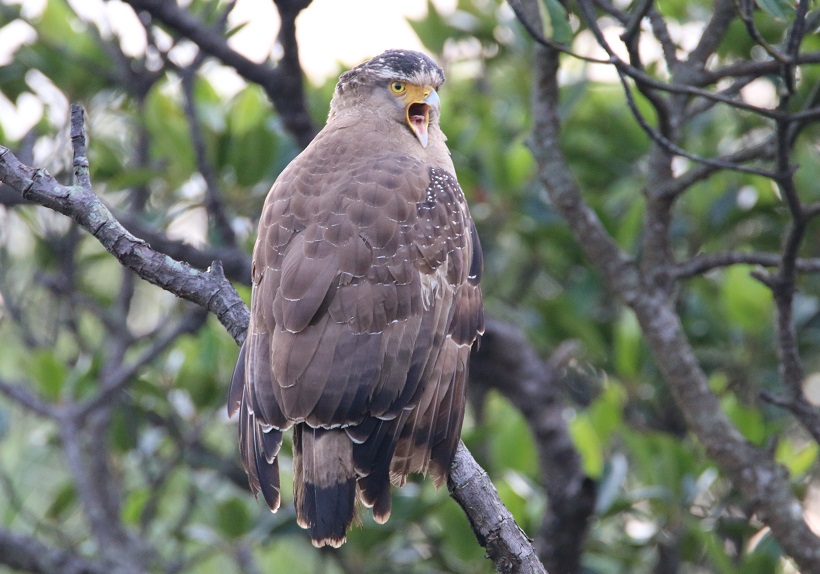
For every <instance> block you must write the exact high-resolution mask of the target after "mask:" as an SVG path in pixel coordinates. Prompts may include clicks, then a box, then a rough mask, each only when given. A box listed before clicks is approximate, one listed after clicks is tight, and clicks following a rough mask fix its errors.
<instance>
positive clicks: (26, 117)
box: [0, 0, 456, 140]
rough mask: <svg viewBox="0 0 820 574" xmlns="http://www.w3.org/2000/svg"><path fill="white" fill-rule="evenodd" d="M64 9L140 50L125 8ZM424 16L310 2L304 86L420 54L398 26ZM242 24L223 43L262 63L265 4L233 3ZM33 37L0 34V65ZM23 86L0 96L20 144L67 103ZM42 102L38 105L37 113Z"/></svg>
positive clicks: (303, 36)
mask: <svg viewBox="0 0 820 574" xmlns="http://www.w3.org/2000/svg"><path fill="white" fill-rule="evenodd" d="M2 2H6V3H9V4H15V3H16V4H23V5H24V10H25V11H26V13H27V15H29V16H33V15H36V14H38V13H40V12H41V11H42V9H43V6H44V4H45V0H0V3H2ZM180 3H183V4H184V2H180ZM69 4H71V5H72V7H73V8H74V9H75V10H76V11H77V12H78V13H79V14H80V15H81V16H82V17H83V18H84V19H87V20H91V21H94V22H95V23H97V25H98V26H99V27H100V29H101V31H102V33H103V35H104V36H108V35H110V34H111V33H116V34H117V35H118V36H119V37H120V39H121V46H122V48H123V51H125V52H126V53H127V54H136V53H140V52H141V51H142V50H143V49H144V47H145V36H144V34H143V33H142V29H141V26H140V25H139V22H138V21H137V20H136V16H135V15H134V13H133V11H132V10H131V9H130V7H129V6H127V5H125V4H124V3H122V2H120V1H119V0H109V1H108V2H103V0H69ZM435 4H436V5H437V6H439V7H440V9H441V10H442V11H444V12H445V13H446V12H451V11H453V10H455V5H456V0H436V1H435ZM426 12H427V2H426V0H402V1H401V2H392V1H389V0H344V1H341V0H314V1H313V3H312V4H311V5H310V6H309V7H308V8H307V9H306V10H304V11H303V12H302V13H301V14H300V16H299V18H298V20H297V21H296V26H297V27H296V33H297V38H298V40H299V47H300V58H301V62H302V66H303V67H304V69H305V72H306V74H307V76H308V79H309V80H311V81H313V82H315V83H320V82H322V81H323V80H325V79H326V78H327V77H328V76H331V75H334V76H335V74H336V73H338V71H339V62H341V64H342V67H343V68H349V67H351V66H353V65H356V64H358V63H360V62H362V61H364V60H366V59H367V58H370V57H372V56H374V55H376V54H379V53H381V52H382V51H384V50H386V49H388V48H413V49H422V46H421V43H420V42H419V40H418V38H417V37H416V35H415V33H414V32H413V29H412V28H411V27H410V25H409V24H407V21H406V20H405V18H407V17H411V18H420V17H422V16H424V15H425V14H426ZM244 22H246V23H247V24H246V25H245V27H244V29H242V30H240V31H239V32H238V33H237V34H235V35H234V36H233V37H231V39H230V40H229V42H230V44H231V46H232V47H233V48H234V49H236V50H237V51H238V52H240V53H242V54H244V55H245V56H247V57H248V58H250V59H252V60H255V61H257V62H261V61H264V60H266V59H267V58H268V57H269V56H270V55H271V52H272V51H273V50H274V47H275V40H276V34H277V32H278V30H279V16H278V14H277V12H276V9H275V7H274V5H273V2H272V0H238V2H237V5H236V7H235V8H234V11H233V12H232V14H231V19H230V24H231V25H233V26H236V25H239V24H241V23H244ZM35 37H36V34H35V33H34V31H33V30H32V29H31V28H30V27H29V26H28V25H26V24H22V23H21V22H19V21H18V22H16V23H14V24H13V25H8V26H5V27H4V28H2V29H0V65H3V64H6V63H8V62H9V61H11V59H12V58H13V53H14V51H15V50H16V49H17V47H19V45H20V44H22V43H24V42H32V41H34V40H35ZM221 80H222V78H220V82H221ZM237 83H238V82H237V80H236V77H235V76H226V77H225V81H224V86H223V87H224V88H225V89H226V90H227V91H233V90H235V89H239V85H236V84H237ZM29 84H30V85H32V88H33V89H34V90H35V92H36V93H37V97H33V96H28V97H22V98H20V100H18V101H17V102H10V101H9V100H8V99H6V98H5V97H4V96H3V95H2V94H0V122H2V126H3V129H4V131H5V132H6V136H7V137H8V138H9V139H12V140H14V139H18V138H19V137H21V136H22V135H23V134H25V133H26V132H27V131H28V130H29V129H30V128H31V126H33V125H34V124H35V123H36V122H38V121H39V120H40V118H41V117H42V116H43V114H47V113H51V114H52V115H54V114H58V116H60V117H61V116H62V114H63V113H61V112H60V111H59V110H57V109H56V108H60V107H66V108H67V103H66V105H65V106H63V105H62V102H58V101H55V100H54V98H57V100H59V98H60V96H59V94H54V92H55V90H54V89H53V86H50V82H49V81H48V79H47V78H45V77H44V76H42V74H41V75H39V76H37V75H36V74H35V75H34V76H33V77H31V78H29ZM240 85H241V84H240ZM42 100H46V103H47V108H45V109H44V108H43V105H42ZM49 104H50V105H49ZM55 119H59V117H58V118H55Z"/></svg>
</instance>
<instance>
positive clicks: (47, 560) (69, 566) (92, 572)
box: [0, 528, 111, 574]
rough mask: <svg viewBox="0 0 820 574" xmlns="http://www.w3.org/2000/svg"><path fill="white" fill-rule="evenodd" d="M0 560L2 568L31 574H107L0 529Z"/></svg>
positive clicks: (69, 554) (84, 561)
mask: <svg viewBox="0 0 820 574" xmlns="http://www.w3.org/2000/svg"><path fill="white" fill-rule="evenodd" d="M0 556H2V559H0V561H2V563H3V564H4V565H5V566H8V567H10V568H13V569H14V570H19V571H21V572H22V571H25V572H32V573H34V574H51V573H52V572H62V573H63V574H108V573H110V572H111V570H110V568H109V567H108V566H104V565H102V564H99V563H96V562H92V561H90V560H87V559H85V558H82V557H80V556H78V555H77V554H74V553H72V552H68V551H66V550H60V549H58V548H51V547H49V546H46V545H45V544H43V543H42V542H40V541H39V540H37V539H36V538H33V537H31V536H25V535H22V534H17V533H14V532H10V531H8V530H6V529H5V528H0Z"/></svg>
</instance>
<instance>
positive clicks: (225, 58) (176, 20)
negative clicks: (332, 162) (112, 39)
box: [126, 0, 317, 147]
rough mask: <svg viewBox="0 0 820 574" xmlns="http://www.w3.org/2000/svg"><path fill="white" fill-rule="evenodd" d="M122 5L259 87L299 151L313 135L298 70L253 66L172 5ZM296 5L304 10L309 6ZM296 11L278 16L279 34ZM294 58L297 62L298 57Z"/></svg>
mask: <svg viewBox="0 0 820 574" xmlns="http://www.w3.org/2000/svg"><path fill="white" fill-rule="evenodd" d="M126 2H127V3H128V4H130V5H131V6H132V7H133V8H134V9H135V10H138V11H144V12H146V13H147V14H150V16H151V17H152V18H154V19H156V20H157V21H158V22H161V23H163V24H165V25H166V26H168V27H169V28H171V29H172V30H173V31H175V32H176V33H177V34H179V35H182V36H184V37H186V38H188V39H189V40H191V41H192V42H194V43H195V44H196V45H197V46H199V47H200V48H201V49H202V50H204V51H205V52H207V53H208V54H210V55H211V56H214V57H215V58H217V59H218V60H220V61H221V62H222V63H223V64H225V65H226V66H230V67H232V68H234V69H235V70H236V71H237V73H238V74H239V75H240V76H242V77H243V78H245V79H246V80H248V81H250V82H254V83H256V84H259V85H260V86H261V87H262V88H263V89H264V90H265V92H266V93H267V94H268V97H269V98H270V100H271V101H272V102H273V105H274V106H276V109H277V111H278V112H279V115H280V117H281V118H282V122H283V123H284V125H285V127H286V128H287V130H288V131H289V132H290V133H291V134H292V135H293V136H294V138H296V141H297V142H298V143H299V145H300V146H301V147H305V146H307V144H309V143H310V141H311V140H312V139H313V136H315V135H316V133H317V129H316V126H315V125H314V123H313V120H312V119H311V118H310V115H309V114H308V111H307V105H306V103H305V98H304V90H303V80H302V74H301V69H300V70H299V73H298V74H297V75H294V74H293V73H292V72H293V70H291V69H290V68H289V67H288V65H287V64H286V65H285V66H283V67H281V68H280V67H276V68H271V67H270V66H268V65H266V64H257V63H256V62H253V61H251V60H249V59H247V58H246V57H245V56H243V55H241V54H240V53H238V52H236V51H235V50H233V49H232V48H231V47H230V46H229V45H228V42H227V40H226V38H225V35H224V34H223V33H222V31H221V30H220V31H215V30H213V29H212V28H210V27H208V26H206V25H205V24H203V23H202V22H201V21H200V20H198V19H197V18H195V17H194V16H192V15H191V14H190V13H189V12H187V11H186V10H184V9H182V8H180V7H179V6H178V5H177V4H176V2H166V1H165V0H126ZM299 4H301V5H303V7H304V6H307V4H309V2H300V3H299ZM280 9H281V7H280ZM299 10H301V8H299ZM299 10H295V11H285V12H283V13H280V15H281V16H282V29H283V30H284V29H286V28H288V27H289V26H293V21H294V20H295V18H296V16H297V15H298V14H299ZM285 46H286V47H289V48H290V51H289V52H288V53H287V54H286V57H285V58H284V61H285V62H288V61H290V60H291V59H293V58H294V55H293V49H295V43H293V44H285ZM295 57H296V61H297V62H298V54H297V55H296V56H295Z"/></svg>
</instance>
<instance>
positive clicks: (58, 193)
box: [0, 146, 249, 342]
mask: <svg viewBox="0 0 820 574" xmlns="http://www.w3.org/2000/svg"><path fill="white" fill-rule="evenodd" d="M0 180H2V181H4V182H5V183H7V184H8V185H9V186H11V187H12V188H13V189H15V190H16V191H17V192H18V193H19V194H20V195H21V196H22V197H23V198H25V199H29V200H32V201H35V202H37V203H39V204H40V205H43V206H45V207H48V208H50V209H53V210H54V211H58V212H60V213H62V214H64V215H67V216H69V217H71V218H73V219H74V220H75V221H76V222H77V223H79V224H80V226H81V227H83V228H84V229H85V230H87V231H88V232H89V233H91V234H92V235H93V236H94V237H95V238H96V239H97V240H98V241H99V242H100V243H102V244H103V246H104V247H105V248H106V249H107V250H108V251H109V252H111V253H112V254H113V255H114V256H115V257H116V258H117V259H118V260H119V261H120V263H122V264H123V265H124V266H126V267H128V268H129V269H131V270H133V271H135V272H136V273H137V275H139V276H140V277H142V278H143V279H145V280H146V281H148V282H149V283H152V284H154V285H157V286H159V287H162V288H163V289H165V290H166V291H170V292H171V293H173V294H174V295H176V296H177V297H181V298H183V299H187V300H189V301H192V302H194V303H196V304H198V305H200V306H202V307H205V308H206V309H208V310H209V311H211V312H212V313H214V314H215V315H216V316H217V318H218V319H219V321H220V322H221V323H222V324H223V325H224V326H225V327H226V329H228V332H229V333H230V334H231V336H232V337H233V338H234V339H235V340H237V341H239V342H241V341H244V338H245V331H246V330H247V324H248V317H249V314H248V309H247V307H246V306H245V304H244V302H243V301H242V299H240V298H239V295H237V293H236V291H235V290H234V289H233V287H232V286H231V284H230V283H229V282H228V281H227V279H225V276H224V274H223V273H222V270H221V266H220V265H219V264H215V265H213V266H212V267H211V269H209V270H208V271H199V270H197V269H194V268H192V267H191V266H189V265H188V264H186V263H181V262H179V261H176V260H174V259H172V258H171V257H168V256H167V255H163V254H161V253H158V252H157V251H155V250H153V249H151V247H149V246H148V245H147V244H146V243H145V242H144V241H143V240H141V239H138V238H137V237H134V236H133V235H132V234H131V233H129V232H128V231H127V230H126V229H125V228H124V227H123V226H122V225H121V224H120V223H119V222H118V221H117V220H116V219H115V218H114V216H113V215H112V214H111V212H110V211H109V210H108V208H107V207H105V205H103V203H102V202H101V201H100V199H99V198H98V197H97V196H96V195H94V194H93V192H90V191H86V190H84V189H82V188H81V187H77V186H74V187H65V186H63V185H60V184H59V183H58V182H57V181H56V180H55V179H54V178H53V177H52V176H51V175H50V174H49V173H48V172H47V171H45V170H43V169H34V168H32V167H29V166H26V165H23V164H22V163H20V161H18V160H17V158H16V157H14V154H12V153H11V151H10V150H9V149H8V148H7V147H4V146H0Z"/></svg>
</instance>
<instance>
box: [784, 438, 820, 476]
mask: <svg viewBox="0 0 820 574" xmlns="http://www.w3.org/2000/svg"><path fill="white" fill-rule="evenodd" d="M818 451H820V446H818V445H817V443H815V442H810V443H806V444H804V445H800V446H798V445H797V444H795V442H794V440H792V439H789V438H786V439H783V440H781V441H780V442H778V443H777V448H776V449H775V452H774V457H775V460H776V461H777V462H779V463H780V464H782V465H784V466H785V467H786V468H788V469H789V473H790V474H791V475H792V477H798V476H801V475H803V474H805V473H806V472H808V471H809V469H810V468H811V467H812V466H813V465H814V463H815V461H816V460H817V454H818Z"/></svg>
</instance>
